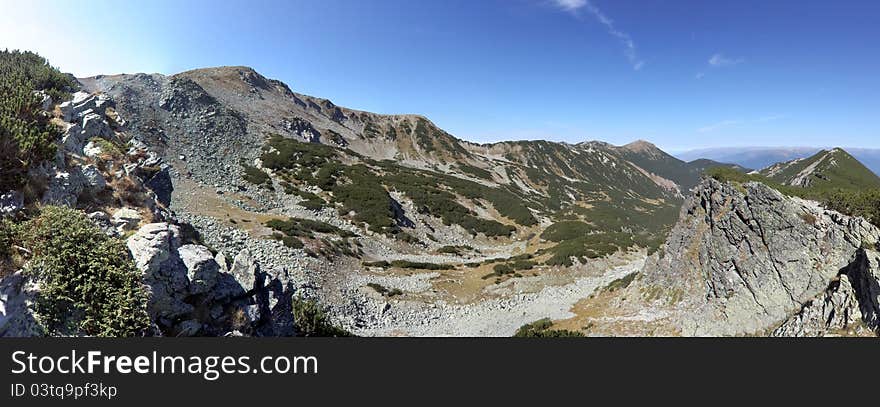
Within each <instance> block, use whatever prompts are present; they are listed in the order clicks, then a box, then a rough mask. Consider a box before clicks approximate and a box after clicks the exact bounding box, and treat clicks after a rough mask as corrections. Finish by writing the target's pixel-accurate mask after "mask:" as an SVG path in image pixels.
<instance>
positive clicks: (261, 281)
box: [127, 223, 296, 336]
mask: <svg viewBox="0 0 880 407" xmlns="http://www.w3.org/2000/svg"><path fill="white" fill-rule="evenodd" d="M127 244H128V249H129V251H130V252H131V255H132V257H133V258H134V260H135V263H136V265H137V267H138V269H140V270H141V271H142V272H143V273H144V282H145V283H146V284H147V285H148V286H149V287H150V301H149V304H148V312H149V313H150V317H151V319H152V320H153V321H154V322H155V323H156V325H157V326H158V327H159V328H160V330H161V331H162V332H163V333H165V334H166V335H176V336H191V335H223V334H226V333H228V332H230V331H233V330H243V331H245V332H246V333H248V334H251V335H265V336H284V335H294V334H295V333H296V332H295V329H294V324H293V314H292V306H291V303H292V298H293V292H294V289H293V287H292V285H291V284H290V283H284V282H282V279H279V278H277V277H272V276H278V275H281V276H283V275H284V272H283V271H278V270H276V271H273V272H272V273H266V272H263V271H261V270H260V265H259V264H258V263H257V262H256V261H254V260H253V259H252V257H251V255H250V253H249V252H248V251H247V250H243V251H242V252H241V253H239V255H238V256H236V258H235V261H234V262H233V265H232V267H231V269H229V272H227V271H226V269H227V264H226V260H225V258H223V259H222V262H219V263H218V261H217V260H216V259H215V256H214V255H213V254H212V253H211V251H210V250H208V248H207V247H205V246H201V245H195V244H183V242H182V238H181V232H180V228H179V227H178V226H176V225H171V224H168V223H151V224H148V225H144V226H142V227H141V228H140V229H139V230H138V231H137V232H136V233H135V234H134V235H133V236H132V237H130V238H129V239H128V241H127ZM217 258H220V257H219V255H218V257H217ZM221 265H222V266H221ZM270 274H271V276H270ZM285 281H286V280H285ZM236 310H238V314H239V316H238V317H235V316H234V315H235V314H236ZM205 311H207V312H205ZM236 318H237V319H239V320H236Z"/></svg>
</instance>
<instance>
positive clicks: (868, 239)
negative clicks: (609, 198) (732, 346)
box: [635, 179, 880, 336]
mask: <svg viewBox="0 0 880 407" xmlns="http://www.w3.org/2000/svg"><path fill="white" fill-rule="evenodd" d="M878 237H880V230H878V229H877V228H876V227H874V226H873V225H871V224H870V223H868V222H867V221H866V220H864V219H862V218H853V217H848V216H844V215H841V214H839V213H837V212H833V211H827V210H824V209H823V208H821V207H820V206H819V205H818V204H816V203H815V202H811V201H805V200H802V199H799V198H792V197H787V196H785V195H783V194H781V193H780V192H778V191H776V190H774V189H772V188H770V187H768V186H766V185H764V184H760V183H748V184H745V185H734V184H730V183H722V182H719V181H716V180H714V179H706V180H704V181H703V182H702V183H701V184H700V185H699V186H698V187H697V188H695V189H694V193H693V196H692V197H691V198H690V199H689V200H688V201H687V202H686V203H685V205H684V207H683V208H682V212H681V217H680V220H679V222H678V224H677V225H676V226H675V227H674V229H673V230H672V232H671V233H670V236H669V239H668V240H667V243H666V247H665V250H664V251H663V254H661V255H660V256H658V257H656V258H654V259H653V260H651V261H649V262H648V264H647V265H646V266H645V269H644V270H643V272H642V276H641V277H640V278H639V279H638V281H637V284H636V285H635V286H636V287H637V288H636V289H638V290H639V291H640V292H641V293H650V296H651V297H655V298H656V297H664V298H665V299H666V300H667V302H671V303H672V307H671V315H672V316H671V317H670V323H671V324H673V325H674V327H675V329H676V330H677V331H678V332H680V333H681V334H683V335H697V336H715V335H762V334H770V333H772V332H774V331H775V333H776V334H781V335H816V334H823V333H824V332H831V331H834V330H839V329H845V328H847V327H848V326H851V325H853V324H854V323H856V322H857V321H858V320H864V323H865V324H866V326H867V327H869V328H872V329H875V328H876V326H877V316H876V315H877V303H878V302H880V301H878V300H880V297H878V294H880V289H878V286H877V283H878V270H877V268H878V267H877V254H876V252H875V251H873V250H870V248H873V247H875V245H876V243H877V241H878ZM866 248H868V249H869V250H866ZM670 299H671V301H669V300H670ZM798 321H799V322H798ZM777 328H778V329H777Z"/></svg>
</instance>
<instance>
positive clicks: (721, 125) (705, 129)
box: [697, 114, 788, 133]
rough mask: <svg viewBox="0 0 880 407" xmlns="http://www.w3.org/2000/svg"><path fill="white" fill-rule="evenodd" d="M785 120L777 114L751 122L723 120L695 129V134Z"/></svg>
mask: <svg viewBox="0 0 880 407" xmlns="http://www.w3.org/2000/svg"><path fill="white" fill-rule="evenodd" d="M785 118H788V115H784V114H778V115H772V116H763V117H759V118H757V119H753V120H724V121H721V122H718V123H715V124H710V125H708V126H705V127H700V128H699V129H697V133H709V132H713V131H715V130H719V129H722V128H725V127H731V126H738V125H740V124H747V123H767V122H772V121H774V120H781V119H785Z"/></svg>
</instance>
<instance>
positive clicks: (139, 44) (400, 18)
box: [0, 0, 880, 151]
mask: <svg viewBox="0 0 880 407" xmlns="http://www.w3.org/2000/svg"><path fill="white" fill-rule="evenodd" d="M0 3H2V4H0V9H2V10H3V12H2V13H0V48H6V47H8V48H24V49H31V50H35V51H37V52H39V53H41V54H43V55H44V56H47V57H48V58H50V60H51V62H52V63H53V64H54V65H57V66H59V67H60V68H62V70H65V71H71V72H73V73H75V74H77V75H80V76H84V75H93V74H98V73H119V72H127V73H133V72H161V73H166V74H170V73H176V72H179V71H183V70H187V69H191V68H197V67H205V66H216V65H248V66H252V67H254V68H255V69H257V70H258V71H259V72H261V73H263V74H264V75H266V76H268V77H272V78H277V79H280V80H283V81H284V82H286V83H288V84H289V85H290V86H291V87H292V88H293V89H294V90H296V91H298V92H302V93H306V94H311V95H315V96H321V97H326V98H329V99H331V100H333V101H334V102H335V103H337V104H340V105H343V106H347V107H352V108H357V109H363V110H369V111H375V112H380V113H419V114H424V115H426V116H428V117H429V118H430V119H431V120H433V121H434V122H435V123H437V124H438V125H440V126H441V127H443V128H444V129H446V130H448V131H449V132H451V133H452V134H454V135H456V136H458V137H460V138H464V139H467V140H472V141H477V142H488V141H498V140H509V139H551V140H558V141H569V142H579V141H583V140H592V139H597V140H604V141H608V142H612V143H616V144H621V143H626V142H629V141H632V140H634V139H647V140H650V141H653V142H655V143H656V144H658V145H659V146H661V147H662V148H665V149H668V150H671V151H676V150H682V149H686V148H698V147H715V146H748V145H762V146H783V145H787V146H794V145H796V146H807V145H816V146H828V145H841V146H852V147H880V99H878V91H880V74H878V73H880V52H878V51H880V42H878V39H880V24H878V21H880V2H877V1H867V0H865V1H833V2H831V1H827V0H825V1H811V0H798V1H788V0H774V1H757V0H754V1H753V0H741V1H736V2H728V1H723V2H722V1H704V0H687V1H685V0H680V1H674V0H665V1H664V0H638V1H636V0H589V1H586V0H482V1H478V0H471V1H464V0H444V1H428V0H424V1H413V0H387V1H370V0H320V1H317V0H316V1H250V2H233V1H187V2H180V1H150V2H144V3H143V4H138V5H131V4H126V3H120V2H111V1H90V2H87V3H85V4H86V5H85V6H84V5H83V4H84V3H82V2H70V1H39V0H37V1H35V0H30V1H28V2H21V1H17V0H0ZM23 3H24V4H23Z"/></svg>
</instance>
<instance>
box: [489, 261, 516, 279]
mask: <svg viewBox="0 0 880 407" xmlns="http://www.w3.org/2000/svg"><path fill="white" fill-rule="evenodd" d="M492 271H494V272H495V275H496V276H503V275H505V274H513V272H514V270H513V267H510V266H509V265H507V264H496V265H495V267H492Z"/></svg>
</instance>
